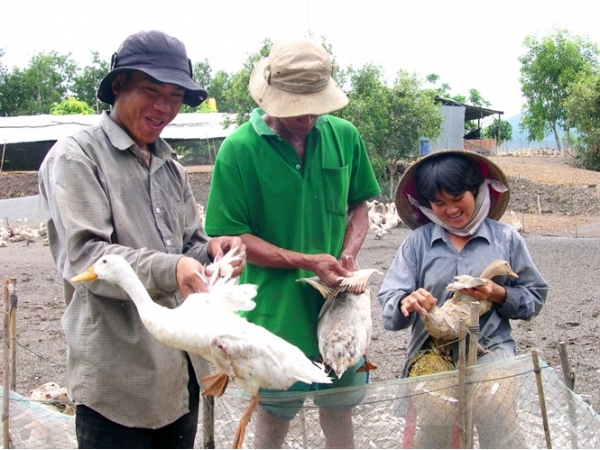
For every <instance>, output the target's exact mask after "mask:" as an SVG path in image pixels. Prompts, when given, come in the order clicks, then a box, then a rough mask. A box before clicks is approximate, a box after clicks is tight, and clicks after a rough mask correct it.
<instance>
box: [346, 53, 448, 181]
mask: <svg viewBox="0 0 600 450" xmlns="http://www.w3.org/2000/svg"><path fill="white" fill-rule="evenodd" d="M348 78H349V80H348V82H349V84H350V85H351V87H352V90H351V92H350V93H349V94H348V97H349V103H348V106H346V107H345V108H344V109H342V110H340V111H339V112H337V113H336V114H337V115H339V116H341V117H343V118H345V119H347V120H349V121H350V122H352V123H353V124H354V125H355V126H356V127H357V128H358V130H359V132H360V134H361V135H362V137H363V140H364V141H365V145H366V146H367V150H368V153H369V158H370V159H371V161H372V162H373V165H374V167H375V168H376V167H377V165H378V164H377V161H378V160H380V161H383V162H384V165H385V167H386V169H387V173H388V174H390V179H389V181H390V192H392V191H393V187H394V174H395V172H396V165H397V163H398V161H399V160H401V159H404V158H411V157H414V156H415V155H417V154H418V152H419V141H420V139H421V138H436V137H437V136H439V133H440V130H441V122H442V116H441V114H440V112H439V108H438V107H437V106H436V105H435V102H434V97H435V95H436V92H435V91H434V90H431V89H429V90H426V89H422V87H421V82H420V81H419V80H418V79H417V77H416V76H415V75H411V74H409V73H408V72H404V71H400V72H398V74H397V77H396V79H395V80H394V83H393V85H392V86H391V87H389V86H388V85H387V83H386V81H385V78H384V73H383V70H382V69H381V68H380V67H378V66H375V65H372V64H367V65H366V66H364V67H363V68H361V69H359V70H355V69H353V68H352V67H350V68H349V69H348ZM376 170H377V169H376ZM383 175H384V174H383V173H377V176H378V178H379V179H382V178H383Z"/></svg>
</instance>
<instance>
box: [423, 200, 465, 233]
mask: <svg viewBox="0 0 600 450" xmlns="http://www.w3.org/2000/svg"><path fill="white" fill-rule="evenodd" d="M430 203H431V210H432V211H433V212H434V214H435V215H436V216H437V217H438V218H439V219H440V220H441V221H442V222H444V223H445V224H446V225H448V226H449V227H451V228H455V229H457V230H460V229H462V228H464V227H465V226H466V225H467V224H468V223H469V221H470V220H471V217H473V214H474V213H475V195H474V194H473V193H472V192H471V191H465V192H464V193H463V194H461V195H450V194H448V193H447V192H446V191H438V192H437V193H436V195H435V198H434V199H433V200H431V202H430Z"/></svg>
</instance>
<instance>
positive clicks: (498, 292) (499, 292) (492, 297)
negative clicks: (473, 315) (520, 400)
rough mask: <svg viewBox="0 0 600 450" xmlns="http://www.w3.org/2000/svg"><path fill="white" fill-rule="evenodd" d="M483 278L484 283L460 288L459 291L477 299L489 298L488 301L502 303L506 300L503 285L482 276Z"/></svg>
mask: <svg viewBox="0 0 600 450" xmlns="http://www.w3.org/2000/svg"><path fill="white" fill-rule="evenodd" d="M484 280H485V284H483V285H481V286H475V287H473V288H470V289H461V291H460V292H462V293H463V294H467V295H470V296H471V297H474V298H476V299H477V300H489V301H490V302H494V303H498V304H499V305H503V304H504V302H505V301H506V289H505V288H504V286H500V285H499V284H496V283H494V282H493V281H492V280H490V279H488V278H484Z"/></svg>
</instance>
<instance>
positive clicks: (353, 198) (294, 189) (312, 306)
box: [205, 109, 380, 356]
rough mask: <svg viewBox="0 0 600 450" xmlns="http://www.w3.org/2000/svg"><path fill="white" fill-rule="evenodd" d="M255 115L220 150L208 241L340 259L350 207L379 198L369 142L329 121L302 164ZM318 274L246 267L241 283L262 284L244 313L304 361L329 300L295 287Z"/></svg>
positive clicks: (313, 351) (321, 122)
mask: <svg viewBox="0 0 600 450" xmlns="http://www.w3.org/2000/svg"><path fill="white" fill-rule="evenodd" d="M263 114H264V111H262V110H261V109H255V110H254V111H253V112H252V115H251V118H250V121H249V122H247V123H245V124H244V125H242V126H240V127H239V128H238V129H237V130H235V132H233V133H232V134H231V135H230V136H229V137H228V138H227V139H225V141H224V142H223V144H222V145H221V148H220V149H219V154H218V156H217V160H216V163H215V167H214V171H213V176H212V181H211V187H210V194H209V197H208V203H207V210H206V226H205V230H206V232H207V233H208V234H209V235H210V236H220V235H239V234H243V233H250V234H253V235H255V236H258V237H260V238H261V239H264V240H265V241H267V242H270V243H271V244H274V245H276V246H278V247H281V248H284V249H287V250H294V251H297V252H301V253H307V254H317V253H328V254H330V255H333V256H335V257H339V256H340V252H341V250H342V245H343V242H344V234H345V230H346V220H347V206H348V204H351V203H359V202H362V201H364V200H367V199H369V198H372V197H374V196H376V195H378V194H379V192H380V191H379V186H378V184H377V181H376V179H375V175H374V173H373V169H372V167H371V164H370V162H369V159H368V156H367V152H366V150H365V146H364V143H363V141H362V138H361V137H360V135H359V133H358V131H357V130H356V128H355V127H354V126H353V125H352V124H351V123H350V122H348V121H346V120H343V119H340V118H338V117H334V116H330V115H325V116H321V117H319V118H318V119H317V121H316V123H315V125H314V127H313V129H312V130H311V131H310V132H309V133H308V135H307V136H306V154H305V161H304V164H303V163H302V162H301V161H300V158H299V156H298V154H297V153H296V151H295V150H294V148H293V147H292V145H291V144H290V143H289V142H287V141H286V140H284V139H282V138H281V137H279V136H278V135H277V134H275V133H274V132H273V131H272V130H271V129H270V128H269V127H268V126H267V124H266V123H265V122H264V120H263V119H262V115H263ZM307 276H314V274H313V273H312V272H307V271H305V270H292V269H273V268H265V267H258V266H255V265H252V264H247V265H246V269H245V270H244V272H243V273H242V275H241V276H240V282H241V283H254V284H257V285H258V295H257V297H256V298H255V301H256V308H255V309H254V310H252V311H249V312H247V313H245V316H246V317H247V318H248V320H250V321H251V322H254V323H256V324H259V325H262V326H263V327H265V328H267V329H268V330H270V331H271V332H273V333H275V334H277V335H278V336H280V337H282V338H283V339H285V340H286V341H288V342H291V343H292V344H295V345H296V346H298V347H299V348H300V349H301V350H302V351H303V352H305V354H306V355H308V356H312V355H317V354H318V353H319V350H318V342H317V317H318V314H319V311H320V309H321V306H322V304H323V298H322V297H321V295H320V294H319V293H318V292H317V291H316V290H315V289H314V288H312V287H310V286H309V285H307V284H306V283H299V282H297V281H296V280H297V279H298V278H301V277H307Z"/></svg>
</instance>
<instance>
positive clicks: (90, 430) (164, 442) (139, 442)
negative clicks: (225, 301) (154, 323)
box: [75, 359, 200, 448]
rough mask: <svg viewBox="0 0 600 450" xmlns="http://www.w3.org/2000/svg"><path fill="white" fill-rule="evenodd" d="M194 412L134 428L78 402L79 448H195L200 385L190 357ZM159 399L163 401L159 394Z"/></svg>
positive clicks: (189, 389)
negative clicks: (160, 423) (153, 426)
mask: <svg viewBox="0 0 600 450" xmlns="http://www.w3.org/2000/svg"><path fill="white" fill-rule="evenodd" d="M188 367H189V373H190V381H189V383H188V391H189V393H190V412H188V413H187V414H184V415H183V416H181V417H180V418H179V419H177V420H176V421H175V422H173V423H171V424H169V425H166V426H164V427H162V428H158V429H156V430H153V429H149V428H130V427H126V426H123V425H120V424H118V423H115V422H113V421H112V420H109V419H107V418H106V417H104V416H102V415H101V414H99V413H97V412H96V411H94V410H93V409H91V408H88V407H87V406H85V405H77V412H76V415H75V431H76V434H77V443H78V447H79V448H194V439H195V438H196V430H197V429H198V407H199V403H200V387H199V386H198V382H197V381H196V376H195V374H194V369H193V368H192V363H191V362H190V361H189V359H188ZM157 401H160V399H159V398H157Z"/></svg>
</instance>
